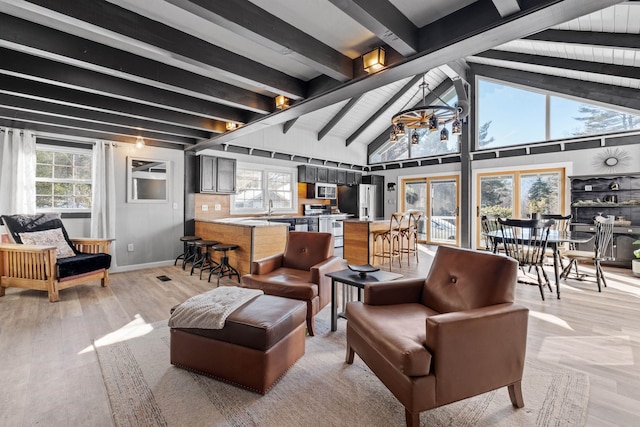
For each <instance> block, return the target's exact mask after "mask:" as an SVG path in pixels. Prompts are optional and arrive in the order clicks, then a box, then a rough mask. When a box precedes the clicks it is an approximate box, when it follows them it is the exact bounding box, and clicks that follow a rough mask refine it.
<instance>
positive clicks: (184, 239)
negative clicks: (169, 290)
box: [173, 236, 201, 270]
mask: <svg viewBox="0 0 640 427" xmlns="http://www.w3.org/2000/svg"><path fill="white" fill-rule="evenodd" d="M196 240H201V239H200V237H198V236H182V237H181V238H180V241H181V242H183V244H184V252H183V253H181V254H180V255H178V258H176V260H175V262H174V263H173V265H177V264H178V260H179V259H181V260H183V261H182V269H183V270H184V266H185V263H184V260H185V259H186V258H187V257H188V256H189V255H190V253H189V250H190V248H189V245H188V243H189V242H194V241H196Z"/></svg>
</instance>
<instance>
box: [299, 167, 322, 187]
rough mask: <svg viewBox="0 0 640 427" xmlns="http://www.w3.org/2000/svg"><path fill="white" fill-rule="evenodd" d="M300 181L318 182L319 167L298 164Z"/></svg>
mask: <svg viewBox="0 0 640 427" xmlns="http://www.w3.org/2000/svg"><path fill="white" fill-rule="evenodd" d="M298 182H305V183H307V184H315V183H316V182H318V167H317V166H309V165H300V166H298Z"/></svg>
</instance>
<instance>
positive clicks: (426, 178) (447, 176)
mask: <svg viewBox="0 0 640 427" xmlns="http://www.w3.org/2000/svg"><path fill="white" fill-rule="evenodd" d="M398 180H399V182H400V190H399V192H398V197H399V199H400V200H399V202H400V203H399V204H398V206H400V211H401V212H404V211H405V210H406V209H405V198H404V190H405V184H406V183H409V182H424V183H425V185H426V206H425V212H424V215H425V219H428V218H429V217H430V209H431V206H430V200H431V186H430V183H431V182H432V181H444V180H453V181H455V183H456V222H455V227H456V241H455V243H446V242H433V241H430V240H429V239H430V236H429V234H430V232H429V230H431V227H429V225H430V223H427V224H425V230H426V236H427V239H426V240H422V239H421V240H419V242H420V243H426V244H428V245H446V246H460V202H461V194H460V174H459V173H443V174H432V175H423V176H415V175H414V176H411V177H398Z"/></svg>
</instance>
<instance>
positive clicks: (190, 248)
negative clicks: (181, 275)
mask: <svg viewBox="0 0 640 427" xmlns="http://www.w3.org/2000/svg"><path fill="white" fill-rule="evenodd" d="M199 241H200V240H190V241H188V242H187V255H186V256H185V257H184V258H183V259H182V269H183V270H186V267H187V264H191V265H193V263H194V262H195V261H196V259H197V257H198V250H197V246H196V242H199Z"/></svg>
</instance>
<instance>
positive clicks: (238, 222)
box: [196, 218, 287, 227]
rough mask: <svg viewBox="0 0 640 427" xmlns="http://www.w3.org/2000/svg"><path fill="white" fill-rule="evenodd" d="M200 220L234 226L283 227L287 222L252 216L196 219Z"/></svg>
mask: <svg viewBox="0 0 640 427" xmlns="http://www.w3.org/2000/svg"><path fill="white" fill-rule="evenodd" d="M196 221H200V222H210V223H212V224H225V225H233V226H236V227H285V226H287V224H283V223H281V222H269V221H267V220H266V219H252V218H221V219H205V220H202V219H198V220H196Z"/></svg>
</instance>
